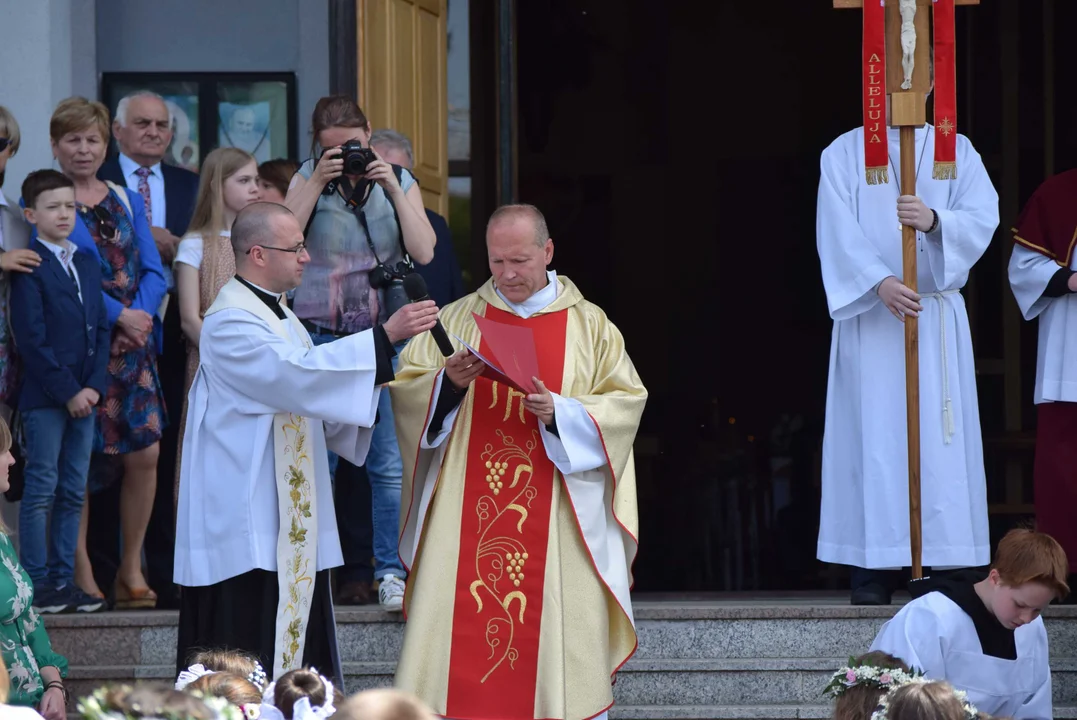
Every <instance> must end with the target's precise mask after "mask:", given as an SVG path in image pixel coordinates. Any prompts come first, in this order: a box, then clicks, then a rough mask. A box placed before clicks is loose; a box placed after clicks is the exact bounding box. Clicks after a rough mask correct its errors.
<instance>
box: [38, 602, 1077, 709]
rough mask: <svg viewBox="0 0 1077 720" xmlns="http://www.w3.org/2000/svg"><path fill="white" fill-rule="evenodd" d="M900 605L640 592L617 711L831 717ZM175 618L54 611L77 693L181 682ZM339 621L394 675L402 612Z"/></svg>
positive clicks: (367, 657) (1072, 610)
mask: <svg viewBox="0 0 1077 720" xmlns="http://www.w3.org/2000/svg"><path fill="white" fill-rule="evenodd" d="M896 610H897V608H896V607H867V608H857V607H851V606H849V605H845V604H838V603H833V604H811V603H805V602H775V601H767V600H762V601H758V602H733V603H731V602H709V603H708V602H695V603H693V602H672V603H654V602H652V603H648V602H639V603H637V604H636V606H635V615H636V620H637V628H638V631H639V638H640V646H639V651H638V652H637V653H636V655H635V656H634V657H633V659H632V660H630V661H629V662H628V663H627V664H626V666H625V667H624V668H623V669H622V670H621V672H620V673H619V674H618V677H617V683H616V685H615V686H614V697H615V698H616V700H617V703H618V704H617V705H616V706H615V708H614V710H613V711H612V712H611V717H613V718H619V719H622V720H631V718H639V720H645V719H648V718H667V717H668V718H690V719H691V718H699V720H702V718H745V720H749V719H751V720H760V719H764V718H773V719H774V720H778V719H779V718H794V717H803V718H817V717H828V716H829V710H828V709H827V707H828V706H827V704H826V702H825V701H824V698H822V696H821V695H820V693H821V692H822V688H823V687H824V686H825V685H826V683H827V681H828V680H829V677H830V674H831V673H832V672H833V671H834V670H835V669H836V668H837V667H838V666H840V665H841V664H842V663H844V662H845V661H846V659H847V658H848V656H849V655H850V654H854V653H859V652H862V651H863V650H864V649H866V648H867V647H868V646H869V645H870V643H871V640H872V638H873V637H874V636H875V633H876V632H877V630H878V628H879V627H880V626H881V625H882V624H883V623H884V622H885V621H886V620H887V619H888V618H889V617H891V616H892V615H893V613H894V612H896ZM1046 620H1047V628H1048V634H1049V636H1050V642H1051V654H1052V668H1053V670H1054V696H1055V702H1056V703H1057V705H1056V717H1059V718H1075V719H1077V607H1072V606H1071V607H1058V608H1051V609H1050V610H1049V611H1048V613H1047V617H1046ZM177 621H178V616H177V614H176V613H174V612H125V613H100V614H94V615H85V616H73V615H66V616H49V617H47V618H46V624H47V626H48V628H49V634H50V637H51V639H52V642H53V645H54V647H55V648H56V650H57V651H58V652H61V653H63V654H64V655H66V656H67V657H68V659H69V661H70V663H71V673H70V675H71V677H70V682H71V689H72V693H73V694H74V695H76V696H78V695H79V694H82V693H85V692H88V691H89V690H90V689H92V688H94V687H97V686H99V685H101V684H104V683H105V682H109V681H128V682H130V681H134V680H155V681H161V682H166V683H171V682H172V681H173V680H174V677H175V667H174V665H175V652H176V650H175V647H176V645H175V644H176V624H177ZM337 623H338V637H339V639H340V647H341V656H342V659H343V660H344V673H345V680H346V685H347V689H348V691H349V692H357V691H359V690H364V689H368V688H374V687H386V686H389V685H391V683H392V679H393V674H394V671H395V666H396V659H397V657H398V655H399V652H400V647H401V642H402V638H403V622H402V618H401V616H400V615H399V614H392V613H384V612H382V611H381V610H380V609H379V608H377V607H359V608H346V609H341V610H339V611H338V613H337ZM820 708H821V709H820Z"/></svg>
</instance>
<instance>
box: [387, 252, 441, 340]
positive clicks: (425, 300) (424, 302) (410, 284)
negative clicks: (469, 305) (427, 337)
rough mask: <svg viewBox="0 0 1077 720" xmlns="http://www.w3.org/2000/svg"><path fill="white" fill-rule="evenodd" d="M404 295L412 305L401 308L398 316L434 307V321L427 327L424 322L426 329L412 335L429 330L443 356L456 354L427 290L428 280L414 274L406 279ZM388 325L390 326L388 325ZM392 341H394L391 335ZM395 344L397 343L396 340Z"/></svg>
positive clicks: (397, 313)
mask: <svg viewBox="0 0 1077 720" xmlns="http://www.w3.org/2000/svg"><path fill="white" fill-rule="evenodd" d="M404 293H405V294H406V295H407V296H408V300H411V305H407V306H405V307H403V308H401V309H400V310H398V311H397V312H396V315H399V314H400V313H402V312H404V310H407V309H409V308H418V307H433V308H434V321H433V322H432V323H430V324H429V325H426V324H425V322H424V323H423V324H424V327H423V328H422V329H421V330H418V331H416V332H414V333H412V335H417V334H418V333H420V332H424V331H426V330H429V331H430V334H431V335H433V336H434V342H436V343H437V345H438V350H440V351H441V354H442V355H444V356H445V357H450V356H451V355H452V354H453V352H454V350H453V346H452V342H451V341H450V340H449V334H448V333H447V332H445V328H444V326H442V324H441V320H438V316H437V310H438V309H437V306H436V305H434V301H433V300H431V299H430V295H429V293H428V292H427V290H426V280H424V279H423V276H422V275H420V274H418V273H412V274H410V275H408V276H407V277H405V278H404ZM396 315H393V317H394V318H395V317H396ZM423 317H424V318H425V317H426V316H425V315H423ZM390 320H392V318H390ZM386 325H388V323H386ZM386 331H388V328H386ZM412 335H407V336H406V337H412ZM390 339H392V336H391V335H390ZM393 342H396V341H395V340H394V341H393Z"/></svg>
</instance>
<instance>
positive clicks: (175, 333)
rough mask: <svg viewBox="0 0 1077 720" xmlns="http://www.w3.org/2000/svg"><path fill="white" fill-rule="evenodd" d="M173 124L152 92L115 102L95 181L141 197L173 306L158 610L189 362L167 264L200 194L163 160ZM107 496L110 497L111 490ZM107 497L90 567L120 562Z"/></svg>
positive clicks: (187, 176)
mask: <svg viewBox="0 0 1077 720" xmlns="http://www.w3.org/2000/svg"><path fill="white" fill-rule="evenodd" d="M173 120H174V118H173V116H172V112H171V111H170V110H169V108H168V105H166V104H165V101H164V99H163V98H162V97H161V96H160V95H157V94H156V93H152V92H148V91H139V92H136V93H132V94H131V95H128V96H127V97H125V98H123V99H122V100H120V102H119V105H117V107H116V117H115V118H113V122H112V133H113V135H114V136H115V137H116V143H117V145H119V148H120V153H119V155H117V156H116V157H114V158H111V159H110V160H108V161H107V162H105V164H104V165H102V166H101V169H100V170H99V171H98V177H100V178H101V179H102V180H110V181H112V182H114V183H116V184H118V185H126V186H127V187H128V188H130V189H131V190H134V191H136V192H138V193H139V194H140V195H141V196H142V200H143V202H144V203H145V204H146V215H147V218H148V219H149V221H150V230H151V232H152V233H153V239H154V240H155V241H156V242H157V249H158V251H159V252H160V254H161V262H162V264H163V265H164V271H165V279H166V280H167V281H168V293H169V297H170V301H169V302H168V305H167V306H166V308H167V310H166V312H165V316H164V318H163V326H164V338H163V349H162V352H161V355H160V357H159V358H158V373H159V374H160V378H161V389H162V391H163V392H164V398H165V407H166V409H167V411H168V419H169V425H168V427H167V428H166V429H165V431H164V435H163V437H162V438H161V453H160V456H159V458H158V463H157V483H158V490H157V494H156V496H155V499H154V507H153V515H152V516H151V518H150V525H149V529H148V531H147V535H146V564H147V570H148V576H147V580H148V581H149V583H150V586H151V587H154V588H157V591H158V594H159V596H160V601H159V602H158V604H157V607H159V608H167V607H175V606H176V596H175V592H174V591H173V590H172V588H173V585H172V556H173V548H174V545H175V508H173V507H172V505H173V502H172V498H173V484H174V481H175V472H176V453H177V452H178V451H179V448H178V447H177V444H178V437H179V436H178V432H179V428H178V426H177V423H178V422H179V417H180V408H181V407H182V405H183V384H184V375H185V372H186V361H187V350H186V346H185V345H184V342H183V333H182V331H181V330H180V322H179V303H178V302H177V301H176V296H175V293H176V289H175V283H174V282H173V280H172V272H171V265H172V260H173V259H174V257H175V255H176V247H177V246H178V245H179V240H180V238H181V237H182V236H183V234H184V233H185V232H187V225H188V224H189V223H190V221H191V214H192V213H193V212H194V206H195V201H196V199H197V197H198V175H196V174H195V173H193V172H191V171H190V170H185V169H183V168H179V167H174V166H172V165H166V164H165V163H164V162H162V161H163V159H164V157H165V153H166V152H167V150H168V146H169V144H170V143H171V142H172V131H173ZM94 474H95V475H96V474H97V473H96V472H95V473H94ZM93 484H96V483H92V485H93ZM92 489H93V488H92V487H91V490H92ZM106 492H113V493H115V492H116V488H115V487H113V488H111V489H110V491H106ZM104 500H105V502H97V503H96V504H95V503H91V504H90V507H91V508H92V509H91V512H90V514H91V520H90V534H91V537H90V540H89V542H90V551H91V556H92V559H93V560H94V567H95V568H99V567H100V566H101V565H102V564H104V565H105V566H107V567H112V566H114V564H115V563H116V562H118V558H119V541H118V538H116V537H115V529H116V527H118V517H119V516H118V494H117V496H116V498H115V499H114V498H111V497H105V498H104ZM99 509H100V510H99ZM102 511H103V514H102ZM114 521H115V522H114ZM99 531H100V532H99ZM162 589H163V590H164V591H163V592H162Z"/></svg>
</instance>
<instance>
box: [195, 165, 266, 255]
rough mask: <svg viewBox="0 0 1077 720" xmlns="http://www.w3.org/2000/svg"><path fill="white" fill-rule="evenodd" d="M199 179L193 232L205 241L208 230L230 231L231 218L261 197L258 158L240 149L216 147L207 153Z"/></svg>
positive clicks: (209, 231) (215, 231) (212, 231)
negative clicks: (199, 234) (200, 235)
mask: <svg viewBox="0 0 1077 720" xmlns="http://www.w3.org/2000/svg"><path fill="white" fill-rule="evenodd" d="M199 178H200V179H199V182H198V200H197V202H196V203H195V206H194V213H193V214H192V216H191V232H197V233H202V235H203V240H204V239H205V235H206V234H207V233H218V232H220V231H221V230H228V229H229V228H230V226H231V223H230V222H228V218H229V217H232V218H234V217H235V215H236V213H238V212H239V211H240V210H242V209H243V208H245V207H247V206H248V205H250V204H251V203H253V202H257V201H258V200H259V199H260V198H261V196H262V189H261V187H260V186H259V185H258V161H256V160H255V159H254V156H253V155H251V154H250V153H248V152H244V151H243V150H240V149H238V148H233V147H222V148H217V149H216V150H214V151H213V152H211V153H210V154H209V155H207V156H206V159H205V160H204V161H203V162H202V171H201V172H200V173H199Z"/></svg>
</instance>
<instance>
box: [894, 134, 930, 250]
mask: <svg viewBox="0 0 1077 720" xmlns="http://www.w3.org/2000/svg"><path fill="white" fill-rule="evenodd" d="M915 138H916V136H915V135H913V139H914V140H915ZM927 139H928V138H927V135H925V136H924V146H923V147H922V148H920V159H919V160H917V161H916V176H915V180H914V182H915V183H917V184H919V182H920V168H921V167H922V166H923V164H924V155H925V154H926V152H927ZM886 159H887V160H889V161H890V168H891V169H892V170H893V171H894V179H895V180H897V181H898V195H901V178H900V177H899V176H898V171H897V167H896V166H895V165H894V157H893V155H891V154H890V153H887V154H886ZM903 227H905V226H904V225H902V224H901V223H898V230H899V231H900V230H901V228H903ZM916 240H917V242H918V243H919V244H920V252H923V251H924V234H923V233H922V232H920V231H919V230H917V231H916Z"/></svg>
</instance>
